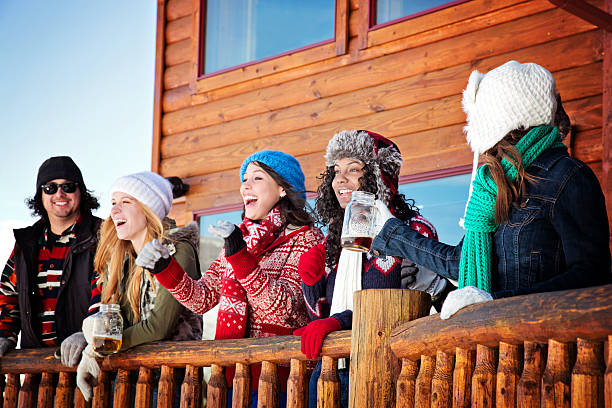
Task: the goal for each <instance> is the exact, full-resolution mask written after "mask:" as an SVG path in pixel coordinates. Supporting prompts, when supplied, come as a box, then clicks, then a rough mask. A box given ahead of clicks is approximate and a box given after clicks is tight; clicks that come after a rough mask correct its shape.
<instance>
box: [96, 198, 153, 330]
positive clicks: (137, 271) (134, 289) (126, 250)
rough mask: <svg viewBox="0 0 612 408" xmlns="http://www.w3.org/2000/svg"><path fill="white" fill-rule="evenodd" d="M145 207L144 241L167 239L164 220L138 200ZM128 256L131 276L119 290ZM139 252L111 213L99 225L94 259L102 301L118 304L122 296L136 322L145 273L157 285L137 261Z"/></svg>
mask: <svg viewBox="0 0 612 408" xmlns="http://www.w3.org/2000/svg"><path fill="white" fill-rule="evenodd" d="M135 201H136V202H137V203H138V206H139V207H140V209H141V210H142V212H143V213H144V216H145V220H146V229H147V234H146V236H145V242H149V241H151V240H153V239H158V240H160V241H161V240H163V239H164V237H165V236H164V226H163V223H162V221H161V220H160V219H159V218H158V217H157V215H155V213H154V212H153V211H151V210H150V209H149V208H148V207H147V206H145V205H143V204H142V203H140V202H139V201H138V200H135ZM126 258H127V263H128V269H127V270H128V276H127V282H126V288H127V290H126V289H125V288H123V291H122V293H119V288H120V285H121V279H122V275H123V264H124V261H125V260H126ZM135 259H136V251H135V250H134V247H133V246H132V243H131V242H130V241H126V240H121V239H119V238H118V237H117V232H116V231H115V223H114V222H113V220H112V218H111V217H110V216H109V217H108V218H107V219H106V220H105V221H104V222H103V223H102V226H101V227H100V241H99V244H98V249H97V251H96V256H95V258H94V269H95V270H96V271H97V272H98V273H99V274H100V276H101V278H102V279H101V281H100V285H101V286H102V288H101V290H102V303H119V302H120V301H121V300H122V299H124V298H127V301H128V303H129V305H130V308H131V309H132V313H133V316H134V321H135V322H138V321H140V282H141V281H142V277H143V274H144V276H145V278H146V279H147V280H149V281H150V282H151V283H152V284H154V280H153V276H152V275H151V273H150V272H149V271H147V270H145V269H143V268H141V267H139V266H136V264H135V262H134V261H135Z"/></svg>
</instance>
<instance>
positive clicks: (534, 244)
mask: <svg viewBox="0 0 612 408" xmlns="http://www.w3.org/2000/svg"><path fill="white" fill-rule="evenodd" d="M463 109H464V111H465V112H466V114H467V126H466V127H465V129H464V130H465V133H466V135H467V141H468V143H469V144H470V147H471V148H472V151H473V152H474V166H473V170H472V183H471V185H470V197H469V200H468V204H467V206H466V212H465V218H464V220H462V221H463V226H464V228H465V229H466V234H465V236H464V238H463V239H462V241H461V242H460V243H459V244H458V245H457V246H451V245H447V244H444V243H441V242H437V241H434V240H431V239H428V238H427V237H424V236H422V235H419V234H417V233H415V232H414V231H411V230H410V228H406V227H405V225H404V224H403V223H402V222H401V221H399V220H397V219H395V218H393V217H392V216H391V214H389V213H388V211H387V214H385V215H383V216H382V218H383V221H384V220H385V219H386V222H385V224H384V227H383V228H382V229H381V231H380V232H379V234H378V236H377V237H376V239H375V240H374V242H373V244H372V249H371V251H372V252H373V253H374V255H376V256H386V255H391V256H398V257H402V258H407V259H410V260H412V261H413V262H416V263H417V264H420V265H423V266H424V267H426V268H428V269H431V270H432V271H435V272H436V273H438V274H439V275H441V276H444V277H446V278H449V279H453V280H457V281H458V283H459V289H458V290H456V291H454V292H451V293H450V294H449V296H448V298H447V300H446V302H445V304H444V306H443V308H442V312H441V317H442V318H448V317H450V315H452V314H453V313H455V312H456V311H457V310H459V309H461V308H462V307H465V306H467V305H469V304H471V303H476V302H482V301H486V300H492V299H493V298H501V297H508V296H516V295H521V294H528V293H535V292H548V291H555V290H564V289H573V288H581V287H587V286H594V285H601V284H605V283H609V282H611V281H612V279H611V278H612V275H611V274H610V249H609V228H608V217H607V214H606V207H605V202H604V196H603V193H602V191H601V187H600V185H599V182H598V180H597V178H596V177H595V174H594V173H593V171H592V170H591V169H590V168H589V167H588V166H587V165H585V164H584V163H583V162H581V161H580V160H577V159H575V158H572V157H570V156H569V154H568V151H567V148H566V147H565V145H564V144H563V143H562V142H561V140H562V138H563V137H564V136H565V135H566V134H567V132H568V131H569V129H570V126H569V118H568V117H567V115H566V114H565V112H564V111H563V108H562V107H561V103H560V98H559V97H558V94H557V91H556V86H555V80H554V78H553V76H552V74H551V73H550V72H549V71H548V70H546V69H545V68H543V67H541V66H539V65H537V64H534V63H526V64H521V63H518V62H516V61H510V62H507V63H505V64H503V65H501V66H499V67H497V68H495V69H493V70H492V71H490V72H488V73H487V74H482V73H480V72H478V71H474V72H472V74H471V75H470V78H469V81H468V85H467V88H466V89H465V90H464V91H463ZM479 157H480V159H481V161H482V162H483V163H484V164H483V165H482V166H481V167H480V168H477V167H478V159H479ZM381 212H384V209H381Z"/></svg>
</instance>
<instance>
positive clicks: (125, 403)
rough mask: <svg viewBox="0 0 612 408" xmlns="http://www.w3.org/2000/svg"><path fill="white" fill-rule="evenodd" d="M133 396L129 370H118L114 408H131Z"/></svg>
mask: <svg viewBox="0 0 612 408" xmlns="http://www.w3.org/2000/svg"><path fill="white" fill-rule="evenodd" d="M131 394H132V390H131V386H130V372H129V371H128V370H117V377H116V379H115V393H114V395H113V408H127V407H129V406H130V396H131Z"/></svg>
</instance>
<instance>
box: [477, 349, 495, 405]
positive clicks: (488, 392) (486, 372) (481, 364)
mask: <svg viewBox="0 0 612 408" xmlns="http://www.w3.org/2000/svg"><path fill="white" fill-rule="evenodd" d="M496 354H497V350H496V349H494V348H491V347H487V346H483V345H482V344H478V345H477V346H476V367H474V375H473V376H472V407H474V408H493V407H494V406H495V375H496V362H497V358H496V357H497V356H496Z"/></svg>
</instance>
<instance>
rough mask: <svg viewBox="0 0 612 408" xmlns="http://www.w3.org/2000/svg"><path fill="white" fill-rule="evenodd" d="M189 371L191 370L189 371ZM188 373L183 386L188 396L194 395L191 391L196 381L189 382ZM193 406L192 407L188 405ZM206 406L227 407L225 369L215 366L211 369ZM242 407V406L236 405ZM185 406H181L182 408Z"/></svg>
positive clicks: (191, 379)
mask: <svg viewBox="0 0 612 408" xmlns="http://www.w3.org/2000/svg"><path fill="white" fill-rule="evenodd" d="M187 370H188V371H189V368H188V369H187ZM187 379H188V373H185V383H184V384H183V390H184V391H187V393H188V394H191V393H194V391H192V390H191V388H193V385H189V384H193V383H194V380H193V378H191V377H190V378H189V380H190V381H189V382H187ZM188 406H191V405H188ZM206 406H207V407H220V408H221V407H225V406H227V381H225V374H224V372H223V367H221V366H219V365H216V364H213V365H212V366H211V367H210V379H209V380H208V390H207V393H206ZM235 406H238V407H239V406H240V405H235ZM182 407H183V405H182V404H181V408H182Z"/></svg>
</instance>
